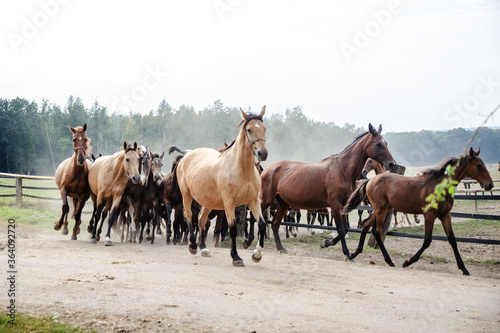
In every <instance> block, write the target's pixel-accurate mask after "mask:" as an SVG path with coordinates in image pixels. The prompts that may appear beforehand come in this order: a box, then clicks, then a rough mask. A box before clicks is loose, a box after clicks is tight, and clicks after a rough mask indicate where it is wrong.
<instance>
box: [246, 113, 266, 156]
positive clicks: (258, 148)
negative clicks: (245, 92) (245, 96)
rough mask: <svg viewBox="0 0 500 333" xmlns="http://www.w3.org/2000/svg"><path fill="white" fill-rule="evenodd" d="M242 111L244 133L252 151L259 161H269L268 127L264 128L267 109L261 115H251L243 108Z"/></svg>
mask: <svg viewBox="0 0 500 333" xmlns="http://www.w3.org/2000/svg"><path fill="white" fill-rule="evenodd" d="M240 111H241V116H242V118H243V121H242V124H243V123H244V125H243V128H242V131H244V132H245V137H246V139H247V141H248V143H249V144H250V149H252V153H253V154H254V155H255V156H257V159H258V160H259V161H265V160H266V159H267V148H266V126H264V123H263V121H262V117H263V116H264V113H265V112H266V107H265V106H263V107H262V110H261V111H260V114H259V115H249V114H247V113H245V111H243V110H242V109H241V108H240ZM240 125H241V124H240Z"/></svg>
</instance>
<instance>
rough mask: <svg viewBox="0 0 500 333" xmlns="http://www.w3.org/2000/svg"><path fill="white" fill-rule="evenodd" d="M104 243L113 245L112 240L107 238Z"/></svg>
mask: <svg viewBox="0 0 500 333" xmlns="http://www.w3.org/2000/svg"><path fill="white" fill-rule="evenodd" d="M104 245H105V246H111V245H113V243H112V242H111V241H110V240H107V241H105V242H104Z"/></svg>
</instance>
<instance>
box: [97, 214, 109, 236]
mask: <svg viewBox="0 0 500 333" xmlns="http://www.w3.org/2000/svg"><path fill="white" fill-rule="evenodd" d="M106 217H108V208H104V211H103V213H102V218H101V223H100V224H99V228H98V229H97V235H96V239H97V241H99V240H100V239H101V232H102V226H103V224H104V220H105V219H106ZM96 228H97V223H96Z"/></svg>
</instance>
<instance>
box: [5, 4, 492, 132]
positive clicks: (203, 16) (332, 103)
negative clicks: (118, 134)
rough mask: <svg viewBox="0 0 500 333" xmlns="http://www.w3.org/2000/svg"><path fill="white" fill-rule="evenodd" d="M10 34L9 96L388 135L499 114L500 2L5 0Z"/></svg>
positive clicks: (469, 122) (7, 56) (470, 123)
mask: <svg viewBox="0 0 500 333" xmlns="http://www.w3.org/2000/svg"><path fill="white" fill-rule="evenodd" d="M0 27H1V36H2V38H1V42H0V47H1V48H2V52H1V54H2V57H1V58H2V61H0V97H2V98H15V97H16V96H19V97H23V98H27V99H30V100H35V101H37V102H41V101H42V99H43V98H46V99H48V100H49V101H50V102H53V103H56V104H59V105H60V106H64V104H65V103H66V100H67V98H68V97H69V95H73V96H80V97H81V98H82V99H83V101H84V103H85V105H86V106H87V107H90V106H91V105H92V103H93V102H94V100H95V99H97V100H98V101H99V102H100V103H101V104H102V105H104V106H106V107H108V110H109V111H110V113H112V112H113V111H115V110H120V111H121V112H126V113H128V112H129V111H130V110H132V111H134V112H148V111H149V110H151V109H155V108H156V107H157V106H158V104H159V103H160V101H161V100H162V99H166V100H167V102H169V103H170V104H171V105H172V106H173V107H174V108H178V107H179V106H180V105H182V104H186V105H192V106H194V107H195V109H197V110H201V109H203V108H204V107H206V106H208V105H210V104H212V103H213V102H214V101H215V100H217V99H220V100H221V101H222V102H223V103H224V104H225V105H227V106H241V107H243V108H244V109H247V108H248V107H249V106H250V107H251V108H252V109H253V110H254V111H258V110H260V108H261V107H262V106H263V105H267V110H268V111H269V112H275V113H280V112H281V113H282V112H284V110H285V109H286V108H292V107H294V106H297V105H300V106H302V107H303V111H304V113H305V114H306V115H307V116H308V117H309V118H312V119H314V120H318V121H326V122H334V123H336V124H337V125H343V124H345V123H346V122H349V123H351V124H355V125H357V126H362V127H367V125H368V123H369V122H372V123H374V124H377V125H378V124H380V123H382V124H383V126H384V132H388V131H395V132H399V131H411V130H421V129H450V128H454V127H458V126H460V127H474V126H478V125H479V124H480V123H481V122H482V120H483V119H484V115H486V114H489V113H490V112H491V111H492V110H493V109H494V108H495V107H496V106H497V105H499V104H500V2H499V1H480V0H471V1H458V0H450V1H436V0H428V1H401V2H400V1H374V0H366V1H352V0H345V1H332V0H330V1H319V0H318V1H314V0H303V1H299V0H297V1H290V0H288V1H287V0H283V1H270V0H251V1H250V0H247V1H245V0H204V1H186V0H179V1H123V0H120V1H93V0H92V1H89V0H85V1H83V0H65V1H63V0H39V1H2V2H1V3H0ZM487 125H488V126H500V112H497V116H496V117H495V118H494V120H493V121H489V122H488V124H487Z"/></svg>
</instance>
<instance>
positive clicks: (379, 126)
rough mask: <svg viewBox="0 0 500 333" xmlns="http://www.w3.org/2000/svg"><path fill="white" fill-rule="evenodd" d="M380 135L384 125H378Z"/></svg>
mask: <svg viewBox="0 0 500 333" xmlns="http://www.w3.org/2000/svg"><path fill="white" fill-rule="evenodd" d="M378 134H382V124H380V125H378Z"/></svg>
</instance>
